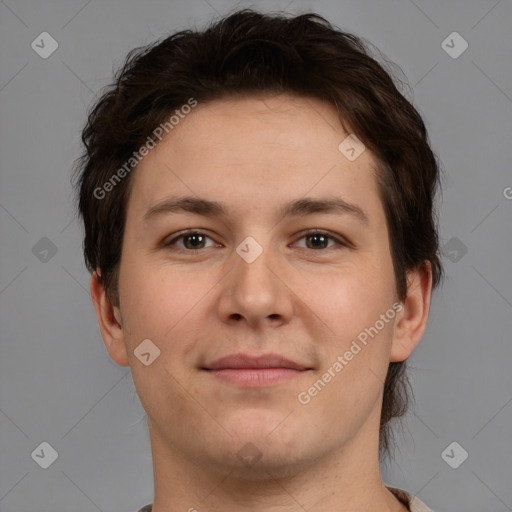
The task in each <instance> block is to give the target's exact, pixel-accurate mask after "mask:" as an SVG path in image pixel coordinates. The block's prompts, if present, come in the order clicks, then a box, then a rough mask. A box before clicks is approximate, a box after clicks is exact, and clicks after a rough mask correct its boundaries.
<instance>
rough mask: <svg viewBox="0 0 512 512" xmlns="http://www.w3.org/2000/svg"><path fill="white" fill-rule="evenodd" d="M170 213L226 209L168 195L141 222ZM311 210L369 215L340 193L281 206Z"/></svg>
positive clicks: (290, 212)
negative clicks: (334, 195) (168, 197)
mask: <svg viewBox="0 0 512 512" xmlns="http://www.w3.org/2000/svg"><path fill="white" fill-rule="evenodd" d="M169 213H194V214H197V215H203V216H205V217H227V216H228V211H227V209H226V208H225V207H224V206H223V205H222V204H221V203H219V202H217V201H210V200H208V199H203V198H198V197H194V196H185V197H179V198H170V199H166V200H164V201H161V202H159V203H157V204H155V205H154V206H152V207H150V208H149V209H148V210H147V212H146V213H145V214H144V217H143V220H144V222H150V221H151V220H153V219H155V218H156V217H159V216H161V215H163V214H169ZM314 213H335V214H339V215H342V214H344V215H347V214H348V215H350V216H352V217H354V218H355V219H356V220H358V221H359V222H361V223H362V224H368V223H369V221H368V216H367V215H366V214H365V212H364V211H363V210H362V209H361V208H360V207H359V206H357V205H356V204H352V203H348V202H347V201H345V200H344V199H341V198H340V197H328V198H322V199H313V198H311V197H305V198H301V199H297V200H294V201H290V202H289V203H286V204H284V205H283V206H282V207H281V208H280V214H281V216H282V217H302V216H306V215H311V214H314Z"/></svg>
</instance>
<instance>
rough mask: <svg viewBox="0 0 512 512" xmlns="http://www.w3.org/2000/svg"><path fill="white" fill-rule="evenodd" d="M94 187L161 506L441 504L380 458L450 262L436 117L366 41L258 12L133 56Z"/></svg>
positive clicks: (95, 288)
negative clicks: (442, 245)
mask: <svg viewBox="0 0 512 512" xmlns="http://www.w3.org/2000/svg"><path fill="white" fill-rule="evenodd" d="M83 140H84V143H85V145H86V150H85V152H84V154H83V156H82V158H81V160H80V161H79V165H78V166H77V172H78V175H79V180H78V183H77V191H78V197H79V211H80V214H81V215H82V217H83V221H84V226H85V239H84V255H85V259H86V264H87V266H88V269H89V270H90V271H91V273H92V276H91V295H92V298H93V302H94V307H95V310H96V313H97V316H98V322H99V326H100V330H101V334H102V337H103V339H104V341H105V345H106V348H107V351H108V353H109V355H110V357H112V359H113V360H114V361H116V362H117V363H119V364H121V365H129V366H130V368H131V371H132V375H133V379H134V383H135V386H136V389H137V393H138V395H139V397H140V400H141V403H142V405H143V407H144V409H145V411H146V413H147V417H148V427H149V432H150V437H151V446H152V455H153V468H154V479H155V497H154V502H153V504H152V505H147V506H146V507H144V508H143V509H141V512H142V511H143V512H146V511H151V510H152V512H176V511H185V510H188V511H190V512H192V511H194V510H197V511H199V512H203V511H204V512H206V511H214V510H223V511H224V512H231V511H240V510H251V511H255V512H259V511H265V512H267V511H279V512H291V511H301V510H309V511H321V512H329V511H333V512H334V511H337V512H339V511H349V510H350V511H361V512H362V511H375V510H378V511H379V512H391V511H394V512H398V511H406V510H409V511H415V512H420V511H425V510H429V509H428V508H427V507H426V506H425V505H424V504H423V503H421V501H420V500H419V499H418V498H416V497H414V496H412V495H410V494H409V493H407V492H405V491H402V490H399V489H395V488H393V487H391V486H386V485H385V484H384V483H383V481H382V479H381V476H380V470H379V454H380V455H382V456H384V455H386V454H388V455H389V454H390V453H391V443H390V421H391V420H392V419H393V418H397V417H400V416H401V415H403V414H404V413H405V411H406V409H407V393H406V390H407V387H406V383H407V381H406V374H405V360H406V359H407V358H408V357H409V356H410V354H411V352H412V351H413V349H414V347H415V346H416V345H417V343H418V342H419V340H420V339H421V337H422V335H423V333H424V331H425V326H426V323H427V319H428V312H429V305H430V298H431V292H432V290H433V288H435V286H436V285H437V284H438V283H439V281H440V278H441V275H442V267H441V263H440V260H439V257H438V238H437V231H436V226H435V222H434V218H435V216H434V211H433V199H434V195H435V191H436V188H437V186H438V180H439V169H438V165H437V160H436V157H435V156H434V154H433V152H432V150H431V148H430V146H429V143H428V136H427V133H426V130H425V127H424V124H423V122H422V120H421V117H420V116H419V114H418V113H417V111H416V110H415V109H414V107H413V106H412V105H411V104H410V103H409V102H408V101H407V100H406V99H405V98H404V97H403V96H402V95H401V94H400V93H399V92H398V90H397V89H396V87H395V86H394V84H393V81H392V79H391V78H390V76H389V75H388V74H387V72H386V71H384V69H383V68H382V67H381V66H380V65H379V64H378V63H377V62H376V60H374V59H373V58H372V57H371V56H370V55H369V52H368V51H367V48H366V47H365V46H364V44H363V43H362V42H361V40H359V39H358V38H356V37H355V36H353V35H350V34H346V33H343V32H341V31H339V30H337V29H335V28H334V27H332V26H331V25H330V24H329V23H328V22H327V21H326V20H324V19H323V18H321V17H319V16H317V15H313V14H309V15H301V16H297V17H295V18H286V17H282V16H277V15H273V16H270V15H263V14H260V13H257V12H254V11H251V10H243V11H239V12H236V13H234V14H233V15H231V16H229V17H227V18H225V19H222V20H220V21H218V22H217V23H214V24H212V25H211V26H210V27H209V28H208V29H206V30H204V31H200V32H194V31H184V32H180V33H178V34H175V35H173V36H170V37H169V38H167V39H165V40H164V41H162V42H160V43H159V44H154V45H152V46H150V47H147V48H143V49H139V50H134V51H133V52H131V54H130V55H129V57H128V58H127V61H126V63H125V65H124V67H123V69H122V70H121V71H120V72H119V73H118V75H117V77H116V83H115V84H114V85H113V86H112V87H111V88H110V89H109V90H108V91H107V92H106V93H105V94H104V95H103V97H102V98H101V99H100V100H99V101H98V103H97V104H96V105H95V107H94V109H93V110H92V112H91V114H90V116H89V119H88V123H87V126H86V127H85V129H84V132H83Z"/></svg>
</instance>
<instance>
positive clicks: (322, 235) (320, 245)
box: [299, 231, 347, 251]
mask: <svg viewBox="0 0 512 512" xmlns="http://www.w3.org/2000/svg"><path fill="white" fill-rule="evenodd" d="M303 239H304V240H306V246H305V247H301V248H305V249H311V250H313V251H315V250H321V249H332V248H333V247H336V246H345V247H346V246H347V244H346V243H344V242H342V241H341V240H339V239H338V238H337V237H335V236H333V235H331V234H330V233H326V232H324V231H309V232H307V233H305V234H304V235H302V237H301V238H300V239H299V240H303ZM329 242H334V244H331V245H330V246H329Z"/></svg>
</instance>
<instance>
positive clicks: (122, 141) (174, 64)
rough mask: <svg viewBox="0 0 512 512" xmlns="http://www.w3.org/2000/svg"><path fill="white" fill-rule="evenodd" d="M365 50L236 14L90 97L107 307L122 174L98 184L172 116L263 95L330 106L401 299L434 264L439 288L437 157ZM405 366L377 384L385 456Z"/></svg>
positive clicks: (95, 242)
mask: <svg viewBox="0 0 512 512" xmlns="http://www.w3.org/2000/svg"><path fill="white" fill-rule="evenodd" d="M369 47H370V44H369V43H368V42H367V41H366V40H363V39H361V38H360V37H357V36H355V35H353V34H350V33H346V32H343V31H341V30H339V29H338V28H335V27H334V26H333V25H331V24H330V23H329V22H328V21H327V20H325V19H324V18H323V17H321V16H319V15H317V14H314V13H308V14H302V15H299V16H295V17H289V16H286V15H283V14H272V15H269V14H262V13H259V12H256V11H254V10H251V9H243V10H240V11H237V12H235V13H233V14H231V15H229V16H227V17H225V18H222V19H220V20H218V21H215V22H212V23H211V24H210V25H209V26H208V27H207V28H206V29H205V30H202V31H196V30H184V31H180V32H178V33H175V34H173V35H171V36H169V37H167V38H165V39H163V40H162V41H158V42H155V43H152V44H150V45H148V46H145V47H141V48H135V49H133V50H132V51H131V52H130V53H129V54H128V56H127V57H126V61H125V62H124V65H123V66H122V68H121V69H120V70H119V71H118V72H117V73H116V75H115V80H114V83H113V84H111V85H110V86H108V87H107V91H106V92H104V94H103V95H102V96H101V98H100V99H99V100H98V101H97V102H96V104H95V105H94V107H93V108H92V110H91V111H90V113H89V116H88V120H87V124H86V126H85V128H84V130H83V132H82V141H83V143H84V145H85V150H84V152H83V154H82V156H81V157H80V158H79V159H78V161H77V164H76V174H77V175H78V180H77V182H76V184H75V187H76V190H77V199H78V213H79V215H81V216H82V218H83V222H84V226H85V238H84V243H83V250H84V256H85V262H86V266H87V268H88V270H89V271H90V272H92V271H94V270H96V269H100V270H101V276H100V278H101V279H102V280H103V282H104V285H105V289H106V291H107V293H108V296H109V300H110V301H111V302H112V304H114V305H118V304H119V297H118V294H117V281H118V270H119V263H120V258H121V248H122V241H123V232H124V225H125V218H126V208H127V202H128V198H129V194H130V188H131V187H130V184H131V182H132V181H133V180H131V179H130V178H131V177H130V176H127V177H125V178H123V179H122V180H120V181H119V183H117V182H116V184H115V187H113V188H112V190H111V191H109V192H108V194H105V197H102V198H101V199H98V197H97V194H95V192H94V191H95V190H97V189H98V187H102V185H104V184H105V183H106V182H107V181H108V180H109V179H111V178H112V176H113V175H114V173H116V171H118V170H119V168H120V167H121V166H123V164H125V163H126V162H127V161H128V160H129V159H130V157H131V156H132V154H133V153H134V151H137V150H138V149H139V148H140V147H141V146H142V145H143V144H144V143H145V142H146V140H147V138H148V136H149V135H150V134H151V133H152V132H153V130H155V128H156V127H158V126H159V125H160V124H161V123H163V122H164V121H166V118H167V117H168V116H169V114H170V113H171V112H173V111H174V110H175V109H177V108H180V107H181V106H182V105H185V104H186V103H187V102H188V101H189V100H190V98H194V99H195V100H196V101H198V102H200V103H206V102H211V101H215V100H217V99H221V98H225V97H229V96H237V95H238V96H240V95H245V96H247V95H251V94H252V95H255V94H258V95H259V94H260V93H269V94H279V93H295V94H298V95H300V96H303V97H312V98H318V99H321V100H324V101H328V102H329V103H331V104H332V105H333V106H334V107H335V108H336V110H337V112H338V114H339V118H340V122H341V124H342V125H343V126H344V128H345V130H346V131H347V132H348V131H349V130H347V127H346V125H345V124H344V123H347V124H348V126H349V127H350V133H354V134H355V135H356V136H357V137H358V138H359V139H360V140H361V141H362V142H363V143H364V144H365V146H366V147H367V148H368V149H369V150H370V151H371V152H372V154H373V155H374V157H375V159H376V162H377V163H378V169H377V170H376V178H377V181H378V185H379V193H380V198H381V200H382V202H383V206H384V209H385V213H386V221H387V224H388V229H389V233H390V246H391V253H392V258H393V265H394V272H395V278H396V290H397V294H398V296H399V298H400V299H401V300H402V299H404V298H405V295H406V292H407V271H408V270H411V269H415V268H418V267H420V266H422V265H424V264H425V262H430V265H431V269H432V277H433V287H434V288H435V287H436V286H437V285H438V283H439V282H440V280H441V277H442V273H443V269H442V265H441V261H440V258H439V255H438V252H439V247H438V234H437V226H436V215H435V210H434V204H433V202H434V197H435V194H436V190H437V188H438V184H439V179H440V177H439V174H440V168H439V165H438V160H437V158H436V156H435V155H434V153H433V151H432V150H431V148H430V144H429V140H428V135H427V131H426V128H425V125H424V123H423V120H422V118H421V116H420V114H419V113H418V112H417V110H416V109H415V108H414V107H413V106H412V105H411V103H410V102H409V101H408V100H407V99H406V98H405V97H404V96H403V95H402V94H401V93H400V92H399V90H398V89H397V87H396V86H395V84H394V82H393V79H392V78H391V73H390V72H389V71H386V70H385V69H384V67H383V65H381V64H379V63H378V62H377V60H376V59H374V58H373V57H372V55H371V52H370V50H369ZM405 370H406V363H405V361H401V362H391V363H390V364H389V369H388V374H387V377H386V382H385V385H384V398H383V404H382V413H381V422H380V423H381V426H380V445H379V446H380V452H381V453H385V454H387V455H391V453H390V440H391V437H390V435H391V434H392V432H391V429H390V425H389V422H390V420H391V419H393V418H399V417H401V416H403V415H404V414H405V412H406V411H407V407H408V403H409V399H410V397H411V395H410V392H409V391H408V390H409V386H408V380H407V373H406V371H405Z"/></svg>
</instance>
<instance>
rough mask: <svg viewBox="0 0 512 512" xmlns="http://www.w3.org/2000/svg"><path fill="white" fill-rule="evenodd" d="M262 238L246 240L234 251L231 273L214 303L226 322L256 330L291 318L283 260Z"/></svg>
mask: <svg viewBox="0 0 512 512" xmlns="http://www.w3.org/2000/svg"><path fill="white" fill-rule="evenodd" d="M263 238H265V237H264V235H261V236H260V237H259V239H260V241H259V242H258V241H257V240H256V239H255V238H252V237H248V239H246V241H245V242H242V243H241V244H240V245H239V246H238V247H237V252H233V255H232V257H233V261H232V267H231V268H232V270H231V272H229V273H228V274H227V276H226V277H225V279H223V280H222V282H221V285H222V290H221V294H220V297H219V301H218V303H217V304H218V306H217V307H218V310H217V312H218V315H219V317H220V318H221V320H222V321H223V322H225V323H230V324H234V323H241V322H245V323H246V324H247V325H248V326H250V327H252V328H254V329H259V328H262V327H264V326H268V325H272V326H274V327H276V326H279V325H283V324H286V323H288V322H290V320H291V318H292V316H293V311H294V300H295V298H294V294H293V292H292V291H291V289H290V284H289V283H287V282H286V281H287V277H286V274H287V273H286V267H287V265H286V261H285V259H284V257H280V256H279V254H276V252H275V250H273V249H272V246H271V244H270V242H268V243H267V242H265V243H261V241H262V239H263ZM266 240H267V239H266Z"/></svg>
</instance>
